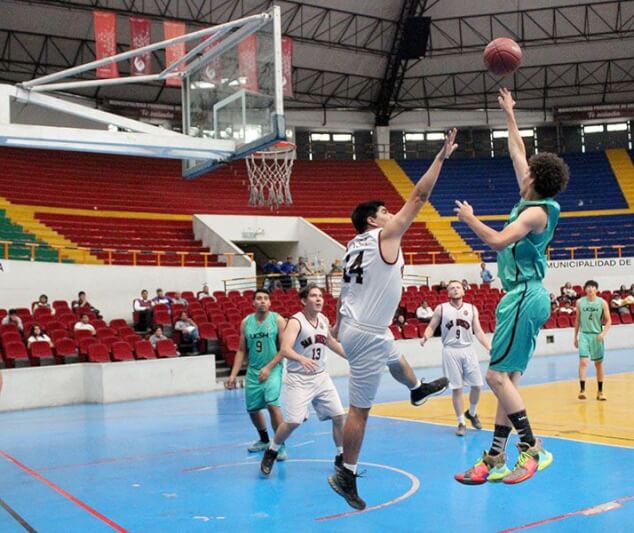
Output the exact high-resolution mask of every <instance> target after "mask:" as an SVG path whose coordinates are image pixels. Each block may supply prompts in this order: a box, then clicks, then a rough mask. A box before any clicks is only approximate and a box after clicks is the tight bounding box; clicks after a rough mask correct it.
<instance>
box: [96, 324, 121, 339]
mask: <svg viewBox="0 0 634 533" xmlns="http://www.w3.org/2000/svg"><path fill="white" fill-rule="evenodd" d="M116 336H117V332H116V331H115V330H114V329H112V328H107V327H106V328H101V329H97V339H98V340H101V339H105V338H106V337H116Z"/></svg>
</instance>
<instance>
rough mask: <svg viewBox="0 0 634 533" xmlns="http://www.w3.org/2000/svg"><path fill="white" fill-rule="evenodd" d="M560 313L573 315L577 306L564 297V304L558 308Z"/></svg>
mask: <svg viewBox="0 0 634 533" xmlns="http://www.w3.org/2000/svg"><path fill="white" fill-rule="evenodd" d="M557 312H558V313H562V314H565V315H572V314H573V313H574V312H575V308H574V307H573V306H572V302H571V301H570V300H569V299H567V298H566V299H564V300H563V302H562V305H561V306H560V307H559V308H558V309H557Z"/></svg>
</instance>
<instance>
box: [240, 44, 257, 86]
mask: <svg viewBox="0 0 634 533" xmlns="http://www.w3.org/2000/svg"><path fill="white" fill-rule="evenodd" d="M257 45H258V44H257V38H256V36H255V34H253V35H249V36H248V37H247V38H245V39H243V40H242V41H240V42H239V43H238V64H239V71H240V86H241V87H242V88H243V89H246V90H247V91H250V92H254V93H257V92H258V63H257V58H256V55H257Z"/></svg>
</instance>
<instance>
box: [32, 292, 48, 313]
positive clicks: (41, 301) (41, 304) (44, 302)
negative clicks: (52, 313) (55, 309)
mask: <svg viewBox="0 0 634 533" xmlns="http://www.w3.org/2000/svg"><path fill="white" fill-rule="evenodd" d="M40 308H42V309H50V308H51V304H49V303H48V296H46V294H42V295H40V297H39V298H38V300H37V302H34V303H33V308H32V309H31V311H35V310H36V309H40Z"/></svg>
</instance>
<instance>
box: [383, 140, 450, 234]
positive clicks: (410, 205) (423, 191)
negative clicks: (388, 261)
mask: <svg viewBox="0 0 634 533" xmlns="http://www.w3.org/2000/svg"><path fill="white" fill-rule="evenodd" d="M457 133H458V130H456V128H454V129H452V130H451V131H449V134H448V135H447V137H446V138H445V143H444V144H443V147H442V149H441V150H440V152H438V154H437V155H436V157H435V158H434V161H433V163H432V164H431V166H430V167H429V168H428V169H427V172H425V174H423V177H422V178H421V179H420V180H418V183H417V184H416V186H415V187H414V190H413V191H412V192H411V194H410V195H409V198H408V199H407V201H406V202H405V204H404V205H403V207H401V209H400V211H399V212H398V213H396V214H395V215H394V216H393V217H392V219H391V220H390V221H389V222H388V223H387V224H386V225H385V227H384V228H383V232H382V233H381V241H382V242H385V241H390V240H394V241H396V242H397V243H398V246H400V240H401V237H402V236H403V234H404V233H405V232H406V231H407V229H408V228H409V227H410V226H411V224H412V222H414V219H415V218H416V215H418V213H419V211H420V210H421V209H422V207H423V206H424V205H425V202H426V201H427V200H428V198H429V196H430V195H431V192H432V190H433V189H434V185H436V180H438V176H439V175H440V170H441V169H442V165H443V163H444V161H445V159H447V158H449V157H450V156H451V154H453V153H454V151H455V150H456V148H458V145H457V144H456V134H457Z"/></svg>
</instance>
